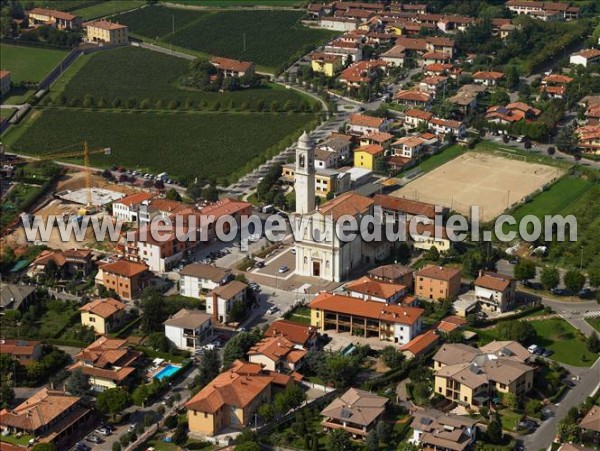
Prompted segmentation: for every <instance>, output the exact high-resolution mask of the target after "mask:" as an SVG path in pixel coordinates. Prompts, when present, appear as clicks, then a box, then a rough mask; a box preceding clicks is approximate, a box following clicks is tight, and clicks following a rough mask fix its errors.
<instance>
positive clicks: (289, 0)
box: [171, 0, 306, 8]
mask: <svg viewBox="0 0 600 451" xmlns="http://www.w3.org/2000/svg"><path fill="white" fill-rule="evenodd" d="M171 3H175V4H180V5H191V6H205V7H213V8H228V7H232V6H233V7H236V6H244V7H251V6H285V7H298V6H303V5H305V4H306V2H304V1H299V0H174V1H172V2H171Z"/></svg>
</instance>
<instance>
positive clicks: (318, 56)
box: [310, 52, 344, 77]
mask: <svg viewBox="0 0 600 451" xmlns="http://www.w3.org/2000/svg"><path fill="white" fill-rule="evenodd" d="M343 66H344V61H343V60H342V57H341V56H340V55H330V54H327V53H323V52H315V53H313V54H312V55H311V56H310V67H311V68H312V70H313V72H316V73H319V74H323V75H325V76H327V77H333V76H335V74H337V73H338V71H340V70H341V69H342V67H343Z"/></svg>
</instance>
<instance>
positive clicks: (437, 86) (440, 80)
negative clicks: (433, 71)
mask: <svg viewBox="0 0 600 451" xmlns="http://www.w3.org/2000/svg"><path fill="white" fill-rule="evenodd" d="M447 84H448V77H445V76H443V75H431V76H428V77H425V78H423V79H422V80H421V81H420V82H419V89H420V90H421V92H426V93H427V94H431V95H432V96H433V98H434V99H435V98H436V96H437V95H438V94H439V92H440V91H442V90H445V89H446V85H447Z"/></svg>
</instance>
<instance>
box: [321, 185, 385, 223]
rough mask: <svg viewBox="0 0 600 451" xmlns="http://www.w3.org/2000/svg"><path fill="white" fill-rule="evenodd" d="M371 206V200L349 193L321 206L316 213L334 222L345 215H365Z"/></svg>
mask: <svg viewBox="0 0 600 451" xmlns="http://www.w3.org/2000/svg"><path fill="white" fill-rule="evenodd" d="M372 205H373V200H372V199H369V198H368V197H364V196H361V195H360V194H357V193H354V192H351V191H350V192H347V193H344V194H342V195H340V196H338V197H336V198H335V199H332V200H330V201H329V202H326V203H325V204H323V205H321V206H320V207H319V209H318V211H319V213H321V214H322V215H325V216H328V215H331V216H332V217H333V219H334V220H335V219H339V218H340V217H342V216H345V215H350V216H355V215H357V214H360V215H362V214H365V213H366V212H367V211H369V209H370V208H371V206H372Z"/></svg>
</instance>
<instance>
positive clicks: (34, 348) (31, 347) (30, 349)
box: [0, 338, 44, 365]
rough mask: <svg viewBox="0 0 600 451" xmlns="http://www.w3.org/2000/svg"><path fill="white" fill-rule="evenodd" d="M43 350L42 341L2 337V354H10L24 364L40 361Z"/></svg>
mask: <svg viewBox="0 0 600 451" xmlns="http://www.w3.org/2000/svg"><path fill="white" fill-rule="evenodd" d="M43 352H44V346H43V345H42V342H41V341H33V340H13V339H10V338H3V339H0V354H10V355H11V356H13V357H14V358H15V359H17V360H18V361H19V363H21V364H22V365H27V364H28V363H31V362H36V361H38V360H39V359H40V358H41V357H42V354H43Z"/></svg>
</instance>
